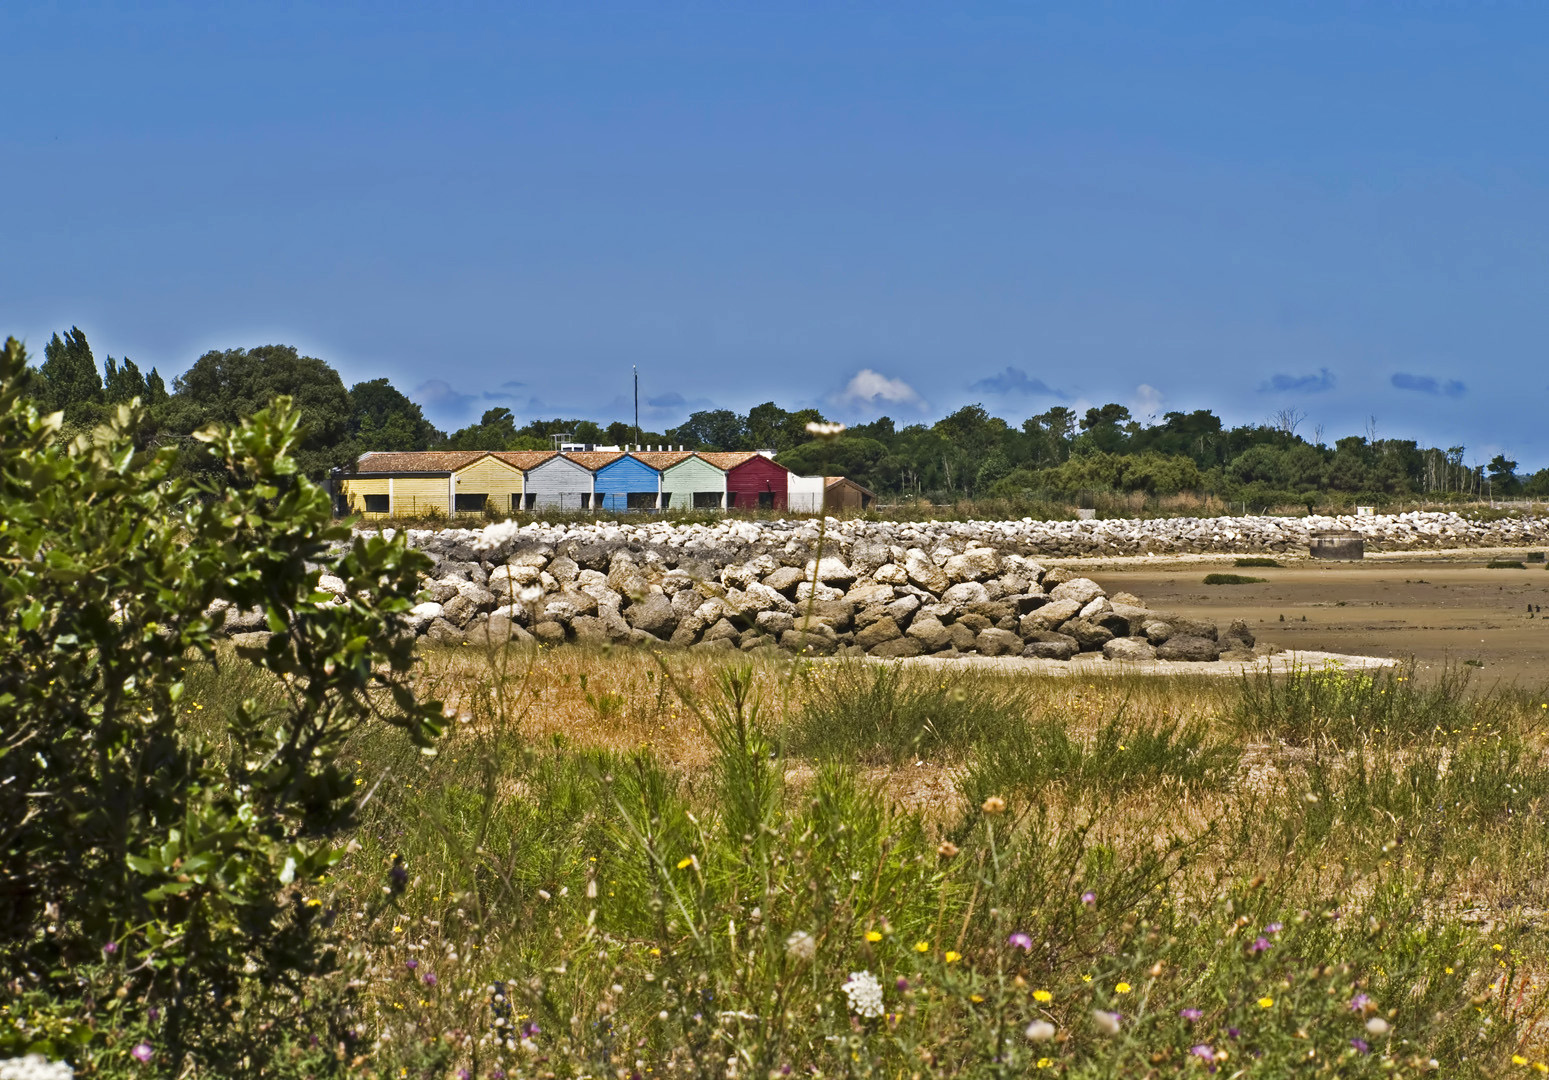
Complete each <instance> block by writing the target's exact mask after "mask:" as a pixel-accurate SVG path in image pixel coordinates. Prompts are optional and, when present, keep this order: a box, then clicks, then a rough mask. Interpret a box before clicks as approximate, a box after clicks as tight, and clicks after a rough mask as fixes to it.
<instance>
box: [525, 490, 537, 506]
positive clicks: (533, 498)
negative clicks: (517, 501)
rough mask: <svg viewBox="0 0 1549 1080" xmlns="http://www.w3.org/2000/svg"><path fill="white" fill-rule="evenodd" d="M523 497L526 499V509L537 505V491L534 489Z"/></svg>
mask: <svg viewBox="0 0 1549 1080" xmlns="http://www.w3.org/2000/svg"><path fill="white" fill-rule="evenodd" d="M524 497H525V498H526V499H527V509H529V510H531V509H532V508H533V507H535V506H537V505H538V493H537V492H536V491H534V492H530V493H529V494H527V495H526V496H524Z"/></svg>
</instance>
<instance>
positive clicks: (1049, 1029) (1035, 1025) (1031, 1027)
mask: <svg viewBox="0 0 1549 1080" xmlns="http://www.w3.org/2000/svg"><path fill="white" fill-rule="evenodd" d="M1056 1030H1057V1029H1056V1028H1055V1026H1054V1025H1053V1024H1051V1023H1049V1021H1047V1020H1034V1021H1033V1022H1032V1023H1031V1024H1028V1025H1027V1037H1028V1038H1029V1039H1031V1040H1033V1042H1048V1041H1049V1040H1050V1039H1052V1038H1054V1033H1055V1031H1056Z"/></svg>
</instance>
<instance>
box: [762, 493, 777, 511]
mask: <svg viewBox="0 0 1549 1080" xmlns="http://www.w3.org/2000/svg"><path fill="white" fill-rule="evenodd" d="M758 508H759V509H760V510H773V509H774V492H772V491H760V492H759V493H758Z"/></svg>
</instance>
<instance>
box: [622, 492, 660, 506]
mask: <svg viewBox="0 0 1549 1080" xmlns="http://www.w3.org/2000/svg"><path fill="white" fill-rule="evenodd" d="M624 505H625V506H627V507H629V509H631V510H655V509H656V492H654V491H631V492H629V493H628V494H627V495H625V496H624Z"/></svg>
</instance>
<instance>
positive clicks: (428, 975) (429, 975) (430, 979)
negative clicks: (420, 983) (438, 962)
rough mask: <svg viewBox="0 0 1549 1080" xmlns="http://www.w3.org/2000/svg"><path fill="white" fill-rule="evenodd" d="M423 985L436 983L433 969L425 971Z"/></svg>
mask: <svg viewBox="0 0 1549 1080" xmlns="http://www.w3.org/2000/svg"><path fill="white" fill-rule="evenodd" d="M425 985H426V986H435V985H436V973H435V972H434V971H427V972H425Z"/></svg>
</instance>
